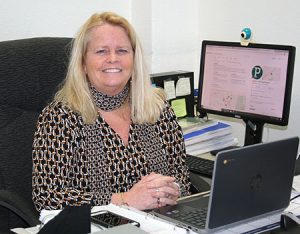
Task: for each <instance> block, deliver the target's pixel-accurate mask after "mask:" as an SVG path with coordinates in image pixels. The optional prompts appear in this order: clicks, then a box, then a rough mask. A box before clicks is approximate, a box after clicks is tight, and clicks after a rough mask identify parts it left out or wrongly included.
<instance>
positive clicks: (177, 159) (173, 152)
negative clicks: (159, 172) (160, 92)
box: [162, 103, 190, 196]
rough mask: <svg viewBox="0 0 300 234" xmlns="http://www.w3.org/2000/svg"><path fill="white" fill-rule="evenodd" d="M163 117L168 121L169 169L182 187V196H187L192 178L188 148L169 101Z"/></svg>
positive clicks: (167, 149)
mask: <svg viewBox="0 0 300 234" xmlns="http://www.w3.org/2000/svg"><path fill="white" fill-rule="evenodd" d="M163 119H164V120H162V121H165V122H167V129H166V130H165V136H164V141H165V143H166V151H167V155H168V165H169V171H170V174H171V176H174V177H175V178H176V182H177V184H178V185H179V187H180V191H181V196H187V195H189V194H190V192H189V191H190V179H189V172H188V168H187V165H186V150H185V144H184V139H183V133H182V129H181V127H180V125H179V124H178V121H177V118H176V115H175V113H174V111H173V109H172V108H171V107H170V105H169V104H168V103H167V104H166V108H165V110H164V112H163ZM166 120H167V121H166Z"/></svg>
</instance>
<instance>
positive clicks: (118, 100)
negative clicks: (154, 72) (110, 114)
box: [90, 84, 129, 111]
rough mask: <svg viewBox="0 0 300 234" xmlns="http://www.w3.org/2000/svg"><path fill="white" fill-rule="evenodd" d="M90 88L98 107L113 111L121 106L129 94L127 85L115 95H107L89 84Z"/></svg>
mask: <svg viewBox="0 0 300 234" xmlns="http://www.w3.org/2000/svg"><path fill="white" fill-rule="evenodd" d="M90 90H91V93H92V95H93V98H94V101H95V104H96V106H97V107H98V108H100V109H101V110H104V111H113V110H115V109H118V108H119V107H121V106H122V104H123V103H124V102H125V100H126V98H127V97H128V94H129V85H126V86H125V88H124V89H123V90H122V91H121V92H120V93H118V94H117V95H113V96H110V95H107V94H103V93H101V92H100V91H98V90H96V88H95V87H94V86H92V85H91V84H90Z"/></svg>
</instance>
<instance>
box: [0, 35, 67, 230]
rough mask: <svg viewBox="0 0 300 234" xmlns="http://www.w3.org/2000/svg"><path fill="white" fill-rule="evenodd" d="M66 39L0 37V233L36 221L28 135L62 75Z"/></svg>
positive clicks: (64, 72) (31, 224)
mask: <svg viewBox="0 0 300 234" xmlns="http://www.w3.org/2000/svg"><path fill="white" fill-rule="evenodd" d="M70 41H71V38H54V37H53V38H50V37H44V38H30V39H21V40H12V41H3V42H0V61H1V62H0V233H9V230H10V229H11V228H15V227H27V226H35V225H36V224H38V212H37V211H36V210H35V208H34V205H33V202H32V195H31V191H32V185H31V173H32V159H31V157H32V156H31V154H32V142H33V134H34V130H35V124H36V122H37V118H38V115H39V113H40V112H41V110H42V108H43V107H44V106H45V105H46V104H47V103H48V102H49V101H50V100H51V99H52V97H53V95H54V93H55V91H56V90H57V87H58V85H59V83H61V81H62V80H63V79H64V77H65V75H66V70H67V63H68V54H69V51H70V47H69V45H70Z"/></svg>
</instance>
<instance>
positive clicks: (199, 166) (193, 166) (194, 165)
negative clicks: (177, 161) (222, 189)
mask: <svg viewBox="0 0 300 234" xmlns="http://www.w3.org/2000/svg"><path fill="white" fill-rule="evenodd" d="M186 163H187V166H188V168H189V170H190V171H191V172H194V173H196V174H202V175H205V176H208V177H212V174H213V171H214V163H215V162H214V161H213V160H209V159H206V158H201V157H196V156H193V155H190V154H187V155H186Z"/></svg>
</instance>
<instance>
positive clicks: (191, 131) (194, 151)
mask: <svg viewBox="0 0 300 234" xmlns="http://www.w3.org/2000/svg"><path fill="white" fill-rule="evenodd" d="M179 124H180V126H181V127H182V131H183V137H184V140H185V145H186V153H187V154H191V155H199V154H203V153H207V152H209V151H212V150H218V149H222V148H225V147H229V146H233V145H237V144H238V140H237V139H236V138H234V136H233V132H232V127H231V125H230V124H227V123H224V122H220V121H215V120H204V119H201V118H184V119H181V120H179Z"/></svg>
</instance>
